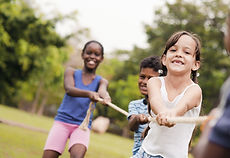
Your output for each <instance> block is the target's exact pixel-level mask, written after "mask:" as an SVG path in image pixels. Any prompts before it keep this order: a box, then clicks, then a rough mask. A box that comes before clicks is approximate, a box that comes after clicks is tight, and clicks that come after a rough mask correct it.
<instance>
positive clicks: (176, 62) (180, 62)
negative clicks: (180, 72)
mask: <svg viewBox="0 0 230 158" xmlns="http://www.w3.org/2000/svg"><path fill="white" fill-rule="evenodd" d="M172 63H173V64H180V65H184V63H183V62H182V61H179V60H174V61H172Z"/></svg>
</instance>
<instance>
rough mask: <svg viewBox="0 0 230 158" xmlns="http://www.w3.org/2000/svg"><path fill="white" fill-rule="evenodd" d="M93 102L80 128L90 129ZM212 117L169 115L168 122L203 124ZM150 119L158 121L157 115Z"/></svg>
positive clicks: (124, 112)
mask: <svg viewBox="0 0 230 158" xmlns="http://www.w3.org/2000/svg"><path fill="white" fill-rule="evenodd" d="M98 102H103V99H101V98H99V99H98ZM92 104H93V102H92V101H91V102H90V105H89V109H88V110H87V114H86V117H85V119H84V120H83V122H82V123H81V125H80V126H79V128H81V129H83V130H86V129H88V124H89V118H90V114H91V112H92V111H93V108H92ZM107 105H108V106H110V107H111V108H113V109H114V110H116V111H118V112H120V113H122V114H123V115H125V116H126V117H127V116H128V115H129V113H128V112H127V111H125V110H123V109H121V108H119V107H118V106H116V105H114V104H113V103H107ZM210 119H214V118H210V117H209V116H199V117H169V118H168V122H169V123H174V124H176V123H195V124H202V123H203V122H205V121H207V120H210ZM148 121H149V122H155V123H156V122H157V121H156V118H155V117H151V116H149V117H148Z"/></svg>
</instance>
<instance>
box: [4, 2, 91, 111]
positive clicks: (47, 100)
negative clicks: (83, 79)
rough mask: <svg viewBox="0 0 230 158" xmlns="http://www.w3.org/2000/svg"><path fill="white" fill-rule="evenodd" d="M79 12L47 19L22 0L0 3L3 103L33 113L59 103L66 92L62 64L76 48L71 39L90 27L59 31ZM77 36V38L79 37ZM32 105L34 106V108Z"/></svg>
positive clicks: (81, 34)
mask: <svg viewBox="0 0 230 158" xmlns="http://www.w3.org/2000/svg"><path fill="white" fill-rule="evenodd" d="M75 17H76V14H71V15H66V16H59V15H57V16H56V17H53V19H45V18H44V17H42V15H41V14H38V11H37V10H35V9H33V8H30V6H28V5H27V4H26V3H24V1H22V0H2V1H1V3H0V35H1V37H2V38H1V39H0V52H1V59H0V73H1V77H0V82H1V83H2V84H1V85H0V88H1V91H0V103H5V104H8V105H12V106H18V105H19V107H22V106H25V105H26V104H28V106H29V107H28V108H29V109H30V110H32V112H36V111H37V109H38V106H40V107H39V108H40V112H41V113H42V111H43V108H45V105H53V104H58V105H59V104H60V102H61V99H62V97H63V94H64V89H63V76H64V66H63V64H64V63H65V62H66V61H67V60H68V58H69V53H70V52H72V51H73V49H72V48H71V47H70V45H69V44H68V43H67V42H68V40H69V39H70V38H74V39H75V40H77V41H78V40H80V38H83V37H85V33H86V32H87V30H84V29H81V28H80V27H79V29H78V31H77V32H75V33H72V34H69V35H66V36H65V37H61V36H60V35H59V34H58V33H57V32H56V25H57V23H60V22H62V21H64V20H67V19H71V20H73V21H77V19H76V18H75ZM77 35H78V37H76V36H77ZM31 106H32V107H31Z"/></svg>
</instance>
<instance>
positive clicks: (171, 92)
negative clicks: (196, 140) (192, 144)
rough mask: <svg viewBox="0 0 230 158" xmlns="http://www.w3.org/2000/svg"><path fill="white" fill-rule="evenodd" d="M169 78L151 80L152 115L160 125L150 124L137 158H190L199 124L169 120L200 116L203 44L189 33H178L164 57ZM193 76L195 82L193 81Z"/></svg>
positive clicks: (166, 49) (170, 40)
mask: <svg viewBox="0 0 230 158" xmlns="http://www.w3.org/2000/svg"><path fill="white" fill-rule="evenodd" d="M162 65H163V71H164V73H165V74H166V76H165V77H153V78H151V79H150V80H149V81H148V85H147V87H148V96H149V102H150V108H151V114H152V116H154V117H156V121H157V123H153V122H151V123H150V124H149V127H150V130H149V131H148V134H147V136H146V137H145V139H144V141H143V143H142V146H141V150H140V151H139V152H138V153H137V154H136V155H135V156H134V158H145V157H150V158H153V157H163V158H187V157H188V146H189V141H190V139H191V137H192V132H193V130H194V128H195V124H182V123H180V124H172V123H170V122H169V121H168V118H169V117H177V116H187V117H198V116H199V113H200V108H201V101H202V91H201V88H200V87H199V85H198V84H196V81H197V80H196V75H197V74H196V73H197V70H198V69H199V67H200V42H199V40H198V38H197V37H196V36H195V35H194V34H191V33H189V32H186V31H180V32H176V33H174V34H173V35H172V36H171V37H170V38H169V40H168V41H167V43H166V47H165V51H164V53H163V55H162ZM191 77H192V79H191Z"/></svg>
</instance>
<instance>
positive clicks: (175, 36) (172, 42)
mask: <svg viewBox="0 0 230 158" xmlns="http://www.w3.org/2000/svg"><path fill="white" fill-rule="evenodd" d="M183 35H187V36H190V37H191V38H192V39H193V40H194V41H195V42H196V48H195V53H196V61H200V50H201V43H200V40H199V37H198V36H197V35H196V34H193V33H190V32H187V31H179V32H175V33H174V34H173V35H172V36H171V37H170V38H169V39H168V40H167V42H166V45H165V50H164V52H163V54H162V57H163V56H164V55H166V54H167V51H168V50H169V49H170V48H171V47H172V46H174V45H175V44H176V43H177V41H178V40H179V38H180V37H181V36H183ZM162 69H163V74H164V75H166V74H167V68H166V67H165V66H164V65H162ZM191 71H192V72H191V74H192V80H193V82H195V83H197V71H193V70H191Z"/></svg>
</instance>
